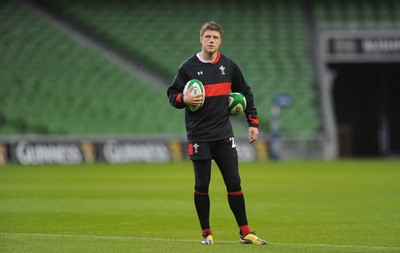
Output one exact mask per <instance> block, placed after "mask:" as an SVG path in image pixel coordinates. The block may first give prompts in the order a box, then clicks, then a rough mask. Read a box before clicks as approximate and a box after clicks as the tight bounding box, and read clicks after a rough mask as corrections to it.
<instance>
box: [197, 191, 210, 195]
mask: <svg viewBox="0 0 400 253" xmlns="http://www.w3.org/2000/svg"><path fill="white" fill-rule="evenodd" d="M194 193H196V194H197V195H208V192H198V191H194Z"/></svg>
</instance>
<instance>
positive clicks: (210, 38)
mask: <svg viewBox="0 0 400 253" xmlns="http://www.w3.org/2000/svg"><path fill="white" fill-rule="evenodd" d="M200 43H201V45H202V48H203V51H205V52H206V53H209V54H213V53H215V52H217V51H218V49H219V46H220V45H221V43H222V38H221V35H220V34H219V32H217V31H214V30H207V31H205V32H204V34H203V36H202V37H200Z"/></svg>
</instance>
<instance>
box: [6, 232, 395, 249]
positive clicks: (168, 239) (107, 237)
mask: <svg viewBox="0 0 400 253" xmlns="http://www.w3.org/2000/svg"><path fill="white" fill-rule="evenodd" d="M1 236H6V237H7V236H8V237H11V236H33V237H65V238H86V239H108V240H142V241H174V242H198V240H189V239H173V238H157V237H151V238H150V237H133V236H108V235H78V234H42V233H37V234H35V233H0V237H1ZM217 242H218V244H219V243H221V244H236V243H238V241H217ZM270 244H271V245H286V246H294V247H323V248H356V249H381V250H385V249H387V250H400V247H391V246H373V245H343V244H342V245H341V244H310V243H281V242H270Z"/></svg>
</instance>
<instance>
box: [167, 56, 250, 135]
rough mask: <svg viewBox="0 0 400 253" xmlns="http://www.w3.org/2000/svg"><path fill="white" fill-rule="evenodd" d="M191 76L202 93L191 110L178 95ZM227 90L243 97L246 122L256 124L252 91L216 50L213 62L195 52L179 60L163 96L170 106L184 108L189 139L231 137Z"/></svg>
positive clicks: (235, 67) (235, 68)
mask: <svg viewBox="0 0 400 253" xmlns="http://www.w3.org/2000/svg"><path fill="white" fill-rule="evenodd" d="M191 79H198V80H200V81H201V82H202V83H203V85H204V90H205V94H206V97H205V101H204V104H203V106H202V107H201V108H200V109H198V110H197V111H194V112H192V111H191V110H189V108H187V106H186V105H185V103H184V102H183V94H182V91H183V89H184V87H185V84H186V83H187V82H188V81H189V80H191ZM231 92H240V93H242V94H243V95H244V96H245V97H246V101H247V107H246V110H245V114H246V118H247V122H248V123H249V126H253V127H258V119H257V109H256V107H255V106H254V99H253V94H252V92H251V90H250V87H249V85H248V83H247V82H246V80H245V79H244V77H243V75H242V73H241V71H240V69H239V67H238V66H237V65H236V63H235V62H233V61H232V60H231V59H229V58H228V57H226V56H224V55H223V54H220V53H219V52H218V55H217V58H216V59H215V60H214V61H213V62H203V61H201V60H200V59H199V58H198V57H197V55H193V56H192V57H191V58H189V59H188V60H186V61H185V62H183V63H182V65H181V66H180V68H179V69H178V71H177V73H176V75H175V77H174V79H173V81H172V84H171V86H170V87H169V88H168V90H167V95H168V98H169V102H170V103H171V105H172V106H174V107H176V108H179V109H181V108H186V109H185V111H186V112H185V120H186V130H187V138H188V141H189V142H209V141H216V140H222V139H225V138H229V137H232V136H233V131H232V125H231V123H230V121H229V113H228V107H229V94H230V93H231Z"/></svg>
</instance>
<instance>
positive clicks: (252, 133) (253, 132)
mask: <svg viewBox="0 0 400 253" xmlns="http://www.w3.org/2000/svg"><path fill="white" fill-rule="evenodd" d="M257 138H258V128H257V127H249V132H248V134H247V139H248V140H249V142H250V143H253V142H255V141H256V140H257Z"/></svg>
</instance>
